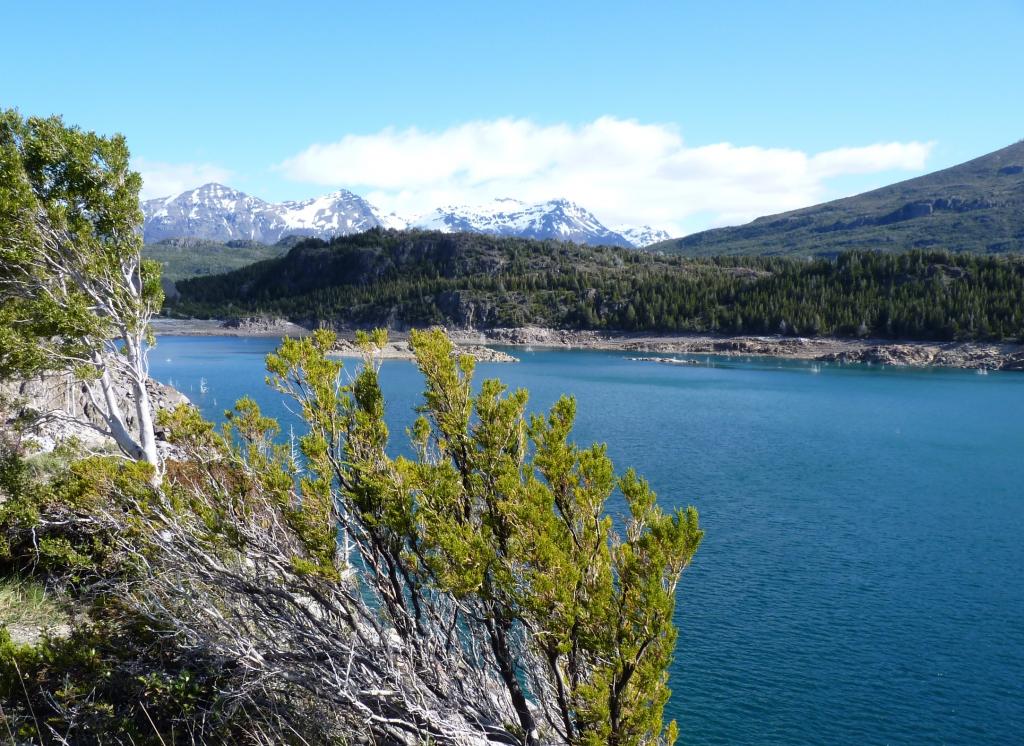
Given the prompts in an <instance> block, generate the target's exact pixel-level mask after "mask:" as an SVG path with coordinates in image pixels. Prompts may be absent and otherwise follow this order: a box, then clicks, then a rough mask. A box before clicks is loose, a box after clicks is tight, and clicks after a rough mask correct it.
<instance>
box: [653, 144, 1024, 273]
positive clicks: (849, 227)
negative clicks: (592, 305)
mask: <svg viewBox="0 0 1024 746" xmlns="http://www.w3.org/2000/svg"><path fill="white" fill-rule="evenodd" d="M648 248H650V249H652V250H656V251H664V252H668V253H677V254H684V255H687V256H710V255H719V254H766V255H768V254H771V255H777V254H798V255H807V256H810V255H822V254H832V255H834V254H835V253H837V252H840V251H851V250H863V251H890V252H897V251H910V250H912V249H925V250H930V251H934V250H946V251H953V252H961V251H968V252H976V253H1006V252H1024V141H1021V142H1018V143H1015V144H1013V145H1010V146H1009V147H1006V148H1002V149H1001V150H997V151H995V152H993V153H989V154H988V155H984V156H982V157H980V158H975V159H974V160H971V161H967V162H966V163H961V164H960V165H957V166H953V167H952V168H947V169H943V170H942V171H936V172H935V173H931V174H926V175H925V176H920V177H918V178H916V179H909V180H907V181H901V182H899V183H898V184H892V185H890V186H887V187H883V188H881V189H875V190H874V191H871V192H866V193H864V194H858V195H857V196H855V197H847V198H845V199H840V200H835V201H834V202H827V203H825V204H821V205H814V206H813V207H806V208H803V209H801V210H793V211H792V212H786V213H782V214H779V215H769V216H767V217H762V218H758V219H757V220H754V221H753V222H751V223H747V224H746V225H739V226H735V227H732V228H715V229H713V230H709V231H703V232H702V233H695V234H693V235H690V236H685V237H684V238H674V239H670V240H668V241H662V242H661V243H658V244H654V245H653V246H651V247H648Z"/></svg>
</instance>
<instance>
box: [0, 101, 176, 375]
mask: <svg viewBox="0 0 1024 746" xmlns="http://www.w3.org/2000/svg"><path fill="white" fill-rule="evenodd" d="M128 158H129V156H128V148H127V146H126V145H125V141H124V138H123V137H121V136H120V135H115V136H113V137H102V136H100V135H97V134H96V133H94V132H85V131H83V130H81V129H78V128H77V127H69V126H67V125H65V124H64V122H63V121H62V120H61V119H60V117H49V118H45V119H43V118H38V117H29V118H27V119H26V118H22V117H21V116H20V115H19V114H18V112H17V111H14V110H9V109H8V110H2V111H0V375H3V374H11V373H15V372H17V373H30V372H33V371H38V370H45V369H52V368H54V367H64V366H66V365H67V361H68V360H71V359H74V360H88V359H89V358H90V355H91V353H92V352H93V351H95V350H99V349H101V348H102V346H103V345H104V343H105V342H106V340H108V339H110V338H111V337H113V336H116V335H119V334H124V333H126V332H130V331H132V330H133V329H134V328H135V327H137V326H140V325H141V326H144V325H145V323H146V320H147V319H148V317H149V314H151V313H152V312H153V310H156V309H159V307H160V304H161V303H162V301H163V293H162V291H161V289H160V282H159V275H158V274H157V270H158V267H157V266H156V265H154V264H152V263H150V264H144V263H140V262H139V259H138V256H139V252H140V250H141V246H142V241H141V238H140V236H139V234H138V232H137V230H136V227H137V226H138V225H139V224H140V223H141V220H142V215H141V212H140V210H139V203H138V192H139V187H140V186H141V183H142V182H141V179H140V177H139V175H138V174H137V173H134V172H132V171H131V170H129V160H128Z"/></svg>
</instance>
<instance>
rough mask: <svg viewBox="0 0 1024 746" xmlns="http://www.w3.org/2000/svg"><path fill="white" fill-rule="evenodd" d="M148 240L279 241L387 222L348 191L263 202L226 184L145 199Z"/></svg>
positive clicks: (327, 235)
mask: <svg viewBox="0 0 1024 746" xmlns="http://www.w3.org/2000/svg"><path fill="white" fill-rule="evenodd" d="M142 213H143V215H144V216H145V222H144V223H143V236H144V238H145V240H146V242H147V243H154V242H156V241H161V240H163V239H165V238H179V237H189V238H203V239H206V240H209V241H232V240H239V239H248V240H251V241H260V242H262V243H268V244H270V243H275V242H277V241H278V240H280V239H281V238H283V237H284V236H316V237H318V238H330V237H332V236H341V235H347V234H349V233H360V232H362V231H365V230H369V229H370V228H374V227H376V226H378V225H381V224H382V222H383V221H382V220H381V219H379V218H378V216H377V211H376V210H375V209H374V208H373V207H372V206H371V205H370V204H369V203H368V202H367V201H366V200H364V199H363V198H362V197H360V196H359V195H357V194H353V193H352V192H348V191H345V190H344V189H342V190H339V191H337V192H332V193H331V194H325V195H324V196H322V197H315V198H313V199H307V200H302V201H300V202H279V203H272V202H264V201H263V200H261V199H259V198H258V197H251V196H249V195H248V194H245V193H243V192H239V191H237V190H235V189H231V188H230V187H226V186H224V185H223V184H204V185H203V186H201V187H199V188H197V189H191V190H189V191H187V192H182V193H181V194H179V195H177V196H174V197H165V198H161V199H151V200H146V201H145V202H143V203H142Z"/></svg>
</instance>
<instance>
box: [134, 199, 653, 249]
mask: <svg viewBox="0 0 1024 746" xmlns="http://www.w3.org/2000/svg"><path fill="white" fill-rule="evenodd" d="M142 211H143V215H144V216H145V221H144V223H143V234H144V238H145V240H146V242H147V243H155V242H157V241H162V240H164V239H167V238H183V237H188V238H199V239H205V240H208V241H220V242H226V241H237V240H250V241H260V242H262V243H267V244H272V243H276V242H277V241H279V240H280V239H282V238H284V237H285V236H313V237H316V238H322V239H330V238H333V237H334V236H345V235H349V234H352V233H361V232H363V231H366V230H369V229H371V228H376V227H381V228H385V229H392V228H393V229H395V230H404V229H406V228H420V229H423V230H437V231H443V232H446V233H454V232H471V233H487V234H490V235H495V236H520V237H524V238H536V239H557V240H560V241H574V242H576V243H586V244H601V245H610V246H624V247H636V248H641V247H643V246H647V245H648V244H651V243H655V242H657V241H661V240H664V239H666V238H668V237H669V236H668V234H667V233H665V232H664V231H656V230H653V229H651V228H649V227H647V226H643V227H640V228H635V227H629V228H619V229H617V230H611V229H609V228H607V227H606V226H605V225H603V224H602V223H601V221H600V220H598V219H597V218H596V217H595V216H594V214H593V213H591V212H590V211H588V210H586V209H584V208H583V207H581V206H580V205H578V204H576V203H575V202H570V201H569V200H564V199H554V200H549V201H547V202H540V203H537V204H528V203H525V202H522V201H520V200H517V199H511V198H503V199H496V200H492V201H491V202H487V203H485V204H482V205H474V206H466V205H449V206H447V207H439V208H438V209H436V210H433V211H431V212H429V213H427V214H425V215H421V216H419V217H417V218H413V219H411V220H407V219H405V218H402V217H400V216H398V215H396V214H394V213H390V214H384V213H383V212H382V211H381V210H379V209H377V208H376V207H374V206H373V205H371V204H370V203H369V202H367V201H366V200H365V199H363V198H362V197H360V196H359V195H357V194H353V193H352V192H349V191H347V190H344V189H340V190H338V191H336V192H331V193H330V194H325V195H323V196H321V197H314V198H312V199H307V200H301V201H290V202H279V203H272V202H266V201H264V200H261V199H259V198H258V197H252V196H250V195H248V194H245V193H244V192H239V191H238V190H236V189H231V188H230V187H226V186H224V185H223V184H204V185H203V186H201V187H198V188H196V189H190V190H188V191H186V192H182V193H181V194H179V195H176V196H173V197H163V198H160V199H151V200H147V201H145V202H143V203H142Z"/></svg>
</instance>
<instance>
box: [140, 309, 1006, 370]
mask: <svg viewBox="0 0 1024 746" xmlns="http://www.w3.org/2000/svg"><path fill="white" fill-rule="evenodd" d="M154 330H155V331H156V333H157V334H166V335H173V336H214V335H229V336H263V337H280V336H304V335H306V334H309V333H310V330H309V329H307V328H305V327H302V326H299V325H297V324H292V323H290V322H287V321H284V320H280V319H269V320H267V319H246V320H241V321H232V322H222V321H216V320H210V321H205V320H172V319H160V320H158V321H157V322H154ZM448 333H449V335H450V336H451V338H452V340H453V341H454V342H455V343H456V344H457V345H459V346H460V348H461V349H463V350H464V351H466V352H468V353H469V354H472V355H473V356H474V357H475V358H476V359H477V360H480V361H485V362H512V361H514V360H515V358H514V357H513V356H512V355H509V354H508V353H506V352H503V351H502V350H495V349H493V347H494V346H498V347H550V348H558V349H582V350H609V351H621V352H630V353H651V354H654V355H658V356H666V355H722V356H727V357H748V356H749V357H753V356H759V357H778V358H788V359H795V360H809V361H820V362H838V363H863V364H871V365H891V366H908V367H925V366H938V367H949V368H967V369H978V370H1013V371H1024V345H1020V344H1011V343H996V342H913V341H899V342H894V341H891V340H878V339H840V338H835V337H782V336H752V335H744V336H718V335H712V334H629V333H613V332H597V331H592V330H574V329H549V328H545V327H530V326H528V327H519V328H508V329H485V330H478V329H449V330H448ZM340 336H342V337H343V338H345V339H348V338H350V337H351V334H349V333H346V332H342V333H341V335H340ZM391 336H392V340H393V341H392V342H391V343H389V345H388V349H387V350H385V351H383V352H382V356H383V357H385V358H393V359H411V357H412V351H411V350H410V349H409V347H408V337H407V334H406V333H404V332H400V331H399V332H392V335H391ZM337 354H338V355H339V356H343V357H345V356H355V355H357V354H358V352H357V351H356V350H355V348H354V345H352V344H351V342H349V343H348V344H347V345H346V344H345V343H343V344H342V349H339V350H338V353H337Z"/></svg>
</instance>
